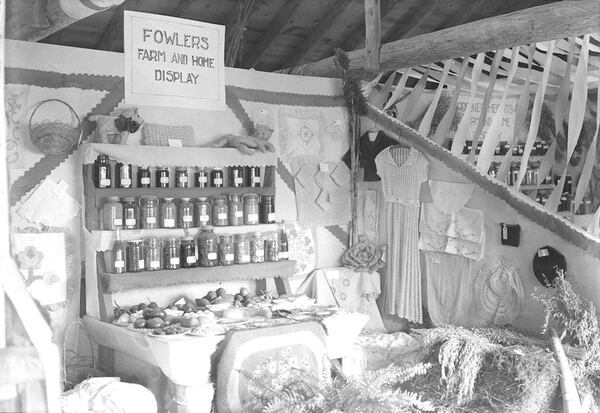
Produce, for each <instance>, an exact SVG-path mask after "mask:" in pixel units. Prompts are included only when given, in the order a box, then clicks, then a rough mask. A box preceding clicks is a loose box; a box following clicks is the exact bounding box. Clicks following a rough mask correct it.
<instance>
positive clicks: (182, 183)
mask: <svg viewBox="0 0 600 413" xmlns="http://www.w3.org/2000/svg"><path fill="white" fill-rule="evenodd" d="M188 186H189V185H188V170H187V168H186V167H184V166H178V167H177V168H175V187H177V188H187V187H188Z"/></svg>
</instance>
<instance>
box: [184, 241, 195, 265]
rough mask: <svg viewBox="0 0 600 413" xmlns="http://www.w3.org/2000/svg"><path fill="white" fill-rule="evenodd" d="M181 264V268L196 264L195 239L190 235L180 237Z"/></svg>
mask: <svg viewBox="0 0 600 413" xmlns="http://www.w3.org/2000/svg"><path fill="white" fill-rule="evenodd" d="M180 260H181V266H182V267H183V268H192V267H195V266H196V261H197V253H196V241H195V240H194V238H192V237H183V238H182V239H181V254H180Z"/></svg>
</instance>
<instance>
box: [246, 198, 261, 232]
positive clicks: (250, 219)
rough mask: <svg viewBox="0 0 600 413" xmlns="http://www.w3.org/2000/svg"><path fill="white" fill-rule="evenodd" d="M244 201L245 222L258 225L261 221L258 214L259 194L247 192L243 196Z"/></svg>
mask: <svg viewBox="0 0 600 413" xmlns="http://www.w3.org/2000/svg"><path fill="white" fill-rule="evenodd" d="M242 199H243V201H244V224H245V225H256V224H258V223H259V219H258V218H259V214H258V195H256V194H246V195H244V197H243V198H242Z"/></svg>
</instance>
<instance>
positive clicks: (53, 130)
mask: <svg viewBox="0 0 600 413" xmlns="http://www.w3.org/2000/svg"><path fill="white" fill-rule="evenodd" d="M48 102H60V103H62V104H63V105H65V106H67V107H68V108H69V110H70V111H71V113H72V114H73V115H74V118H75V119H76V120H77V124H76V125H69V124H66V123H64V122H61V121H53V122H52V121H49V120H44V121H42V122H41V123H34V122H33V117H34V115H35V113H36V112H37V110H38V109H39V108H40V106H42V105H43V104H45V103H48ZM80 125H81V121H80V120H79V116H77V113H76V112H75V110H73V108H72V107H71V105H69V104H68V103H67V102H64V101H62V100H60V99H47V100H43V101H41V102H40V103H38V104H37V106H36V107H35V108H34V109H33V111H32V112H31V117H30V118H29V137H30V139H31V143H33V144H34V145H35V147H36V148H38V149H39V150H40V151H42V152H43V153H45V154H49V155H59V154H63V153H67V152H69V151H70V150H71V149H72V148H73V147H74V146H75V145H77V144H78V142H79V139H80V135H81V129H80Z"/></svg>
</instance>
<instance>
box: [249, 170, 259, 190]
mask: <svg viewBox="0 0 600 413" xmlns="http://www.w3.org/2000/svg"><path fill="white" fill-rule="evenodd" d="M246 186H249V187H252V188H257V187H260V166H247V167H246Z"/></svg>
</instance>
